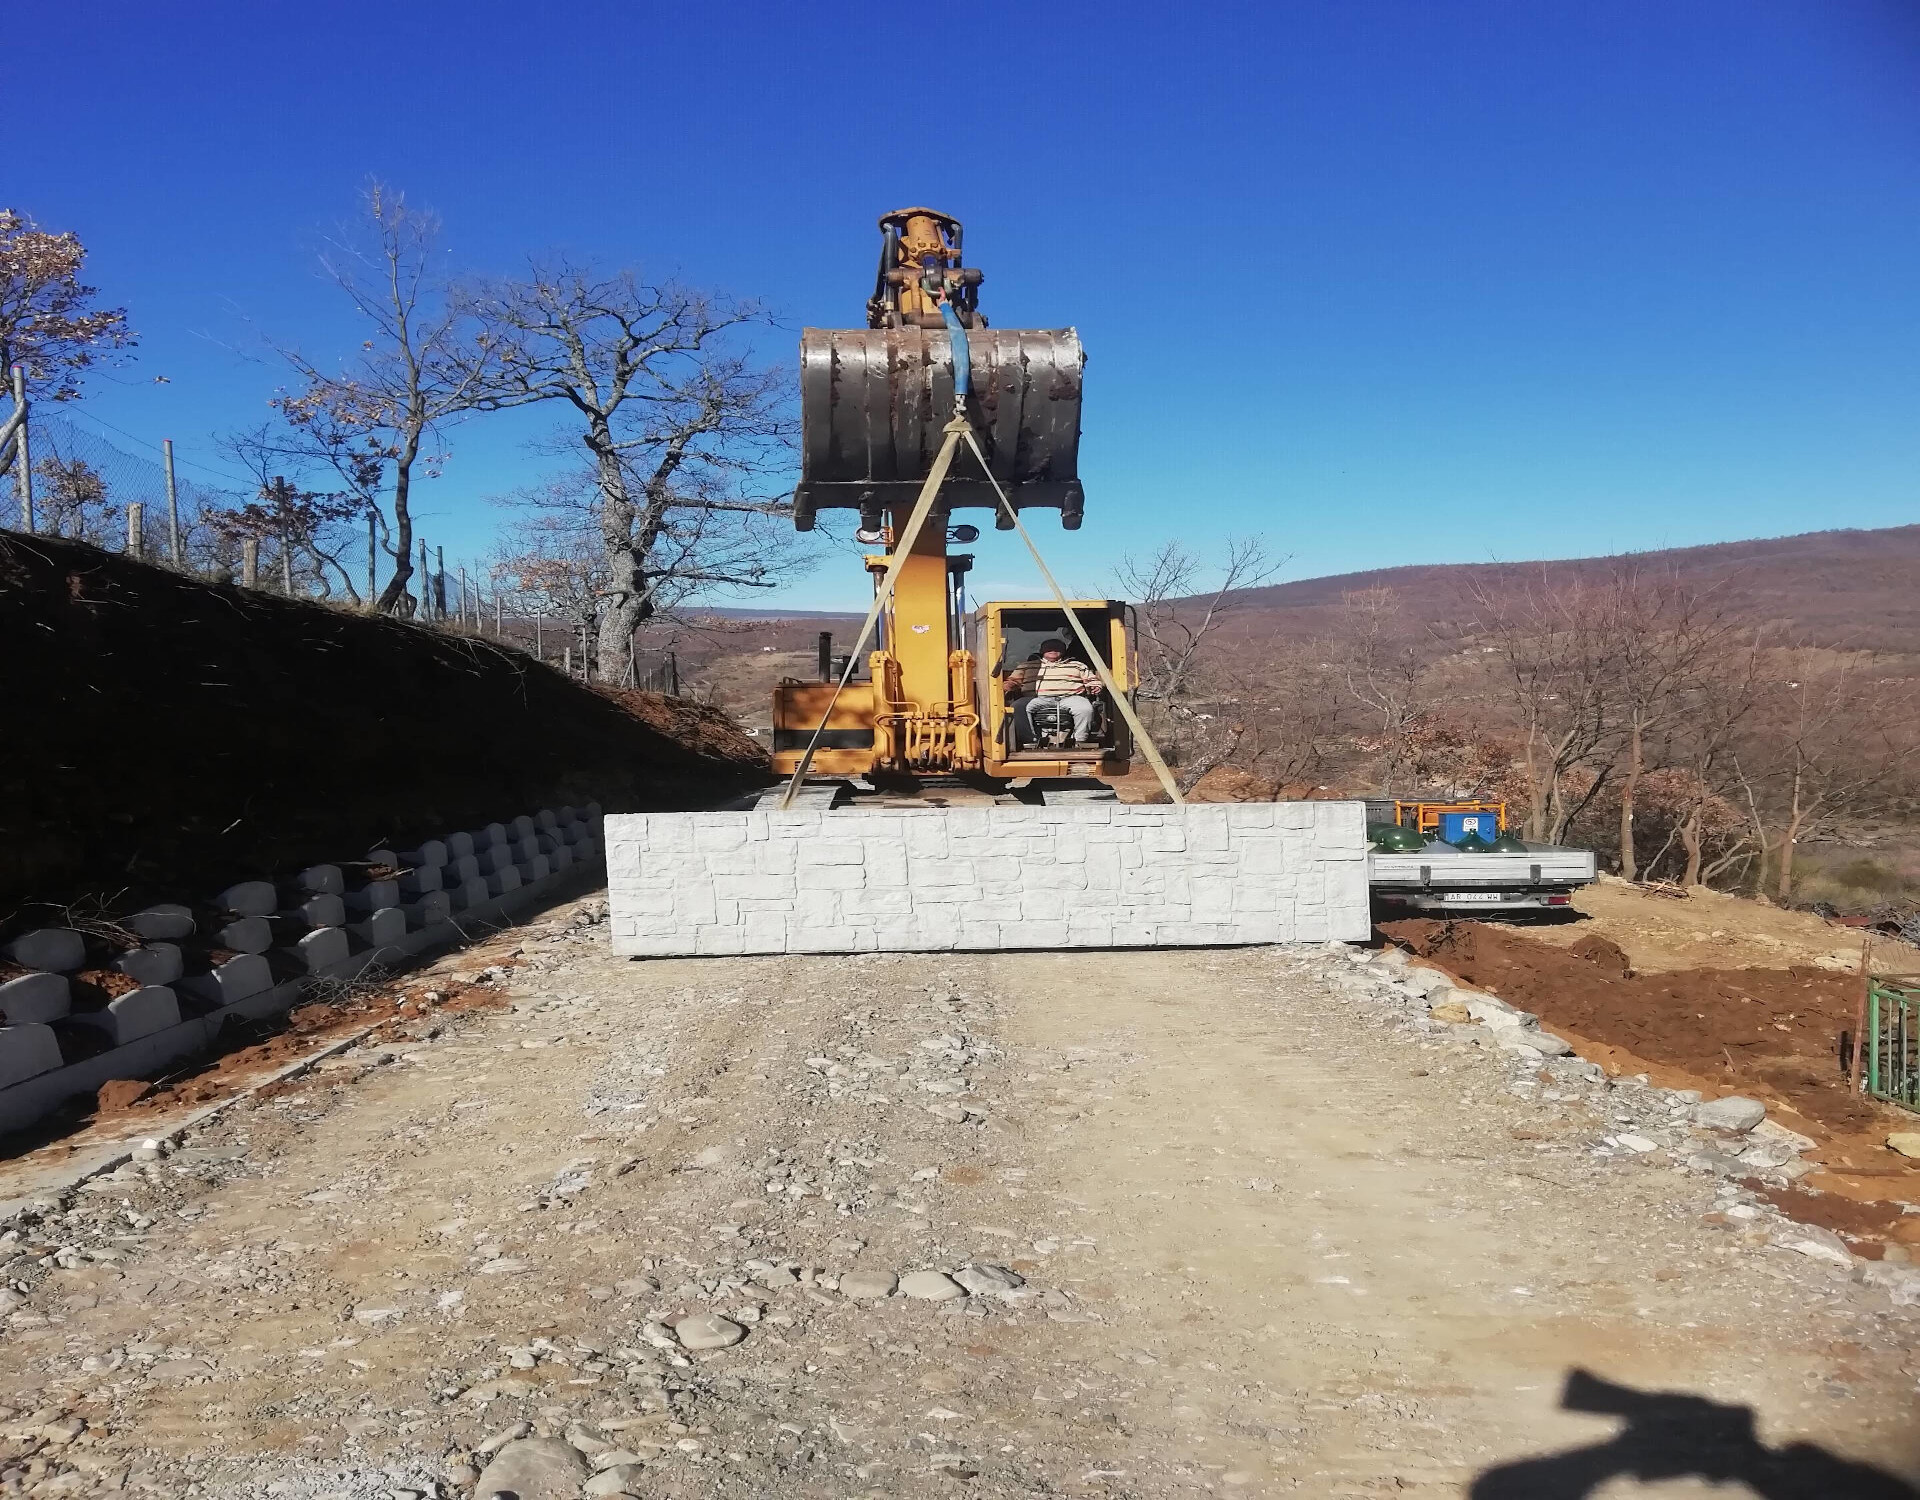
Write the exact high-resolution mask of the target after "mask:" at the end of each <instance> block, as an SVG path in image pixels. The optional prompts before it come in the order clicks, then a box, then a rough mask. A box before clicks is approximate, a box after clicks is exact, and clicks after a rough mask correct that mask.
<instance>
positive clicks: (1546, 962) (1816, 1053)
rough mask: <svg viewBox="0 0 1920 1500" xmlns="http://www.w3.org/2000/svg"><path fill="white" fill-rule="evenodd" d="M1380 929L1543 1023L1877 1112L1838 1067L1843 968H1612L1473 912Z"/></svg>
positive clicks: (1822, 1110)
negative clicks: (1467, 917)
mask: <svg viewBox="0 0 1920 1500" xmlns="http://www.w3.org/2000/svg"><path fill="white" fill-rule="evenodd" d="M1381 930H1382V931H1383V932H1385V933H1386V934H1388V935H1389V936H1390V937H1393V938H1395V939H1397V940H1398V941H1400V942H1402V943H1404V944H1406V945H1407V946H1408V947H1409V948H1411V949H1412V950H1413V951H1414V952H1415V953H1418V954H1420V955H1422V956H1423V957H1428V958H1431V959H1433V961H1434V962H1435V963H1437V964H1439V965H1441V966H1442V967H1444V968H1446V969H1448V970H1450V971H1451V972H1452V973H1454V974H1456V975H1458V976H1459V977H1460V978H1461V979H1463V980H1465V981H1466V982H1467V983H1469V984H1472V985H1476V986H1478V987H1479V988H1481V989H1485V990H1489V991H1491V992H1492V993H1494V994H1496V995H1498V996H1499V997H1500V998H1501V999H1502V1000H1505V1001H1507V1002H1509V1003H1510V1004H1513V1005H1517V1006H1520V1007H1521V1008H1522V1009H1524V1010H1530V1011H1532V1012H1534V1013H1535V1014H1536V1015H1538V1016H1539V1017H1540V1020H1541V1024H1542V1025H1544V1026H1546V1027H1548V1028H1550V1029H1552V1030H1555V1031H1561V1032H1565V1033H1567V1034H1569V1035H1570V1036H1572V1037H1575V1038H1578V1039H1580V1040H1583V1041H1591V1042H1598V1043H1602V1044H1604V1045H1606V1046H1610V1047H1617V1048H1619V1049H1621V1050H1622V1051H1624V1052H1627V1053H1631V1054H1632V1055H1633V1056H1634V1057H1635V1058H1639V1059H1642V1060H1644V1061H1646V1062H1649V1063H1655V1064H1662V1065H1665V1066H1667V1067H1670V1068H1674V1069H1678V1070H1680V1071H1682V1072H1685V1073H1686V1074H1688V1075H1690V1076H1691V1077H1693V1078H1696V1079H1699V1080H1701V1081H1703V1082H1704V1083H1707V1084H1710V1085H1718V1086H1719V1087H1721V1088H1722V1089H1725V1090H1728V1091H1746V1092H1749V1093H1753V1094H1755V1095H1757V1096H1758V1097H1760V1098H1762V1099H1770V1100H1773V1101H1775V1102H1776V1103H1785V1104H1786V1105H1788V1106H1790V1107H1791V1108H1792V1109H1793V1110H1794V1111H1795V1112H1796V1113H1798V1114H1800V1115H1801V1116H1803V1117H1804V1118H1806V1119H1808V1120H1813V1121H1818V1122H1819V1123H1821V1124H1823V1125H1825V1126H1827V1127H1828V1128H1829V1129H1831V1130H1834V1131H1839V1132H1844V1133H1849V1134H1852V1133H1862V1132H1866V1131H1870V1130H1871V1129H1872V1128H1873V1126H1874V1125H1875V1123H1876V1122H1877V1121H1879V1120H1880V1119H1881V1118H1882V1116H1881V1113H1880V1110H1879V1107H1878V1106H1876V1105H1875V1104H1873V1103H1871V1102H1870V1101H1868V1100H1866V1099H1863V1098H1861V1097H1860V1096H1859V1095H1857V1094H1855V1093H1853V1092H1852V1091H1851V1090H1850V1089H1849V1088H1848V1087H1847V1085H1846V1083H1845V1082H1844V1081H1843V1080H1842V1078H1841V1076H1840V1067H1839V1044H1840V1033H1841V1032H1842V1031H1843V1030H1845V1029H1847V1028H1849V1027H1851V1026H1852V1025H1853V1015H1854V1005H1855V1001H1856V998H1857V996H1858V994H1859V986H1860V981H1859V980H1858V979H1856V978H1853V977H1852V976H1850V975H1846V974H1832V973H1829V972H1827V971H1826V970H1824V969H1682V970H1676V971H1673V972H1669V973H1660V974H1642V975H1636V976H1634V977H1631V978H1622V977H1619V975H1618V974H1617V973H1609V972H1608V971H1607V970H1606V969H1604V968H1603V967H1602V966H1601V965H1599V964H1597V963H1594V962H1591V961H1589V960H1587V959H1585V958H1582V957H1576V956H1575V954H1574V953H1573V952H1572V951H1571V950H1568V949H1561V948H1553V947H1549V946H1548V945H1546V944H1544V943H1536V942H1532V941H1530V940H1529V939H1527V938H1525V937H1523V936H1521V935H1519V934H1517V933H1513V932H1507V931H1504V930H1502V929H1500V928H1495V927H1491V926H1487V925H1484V924H1482V923H1479V922H1440V921H1432V920H1428V919H1425V918H1414V919H1410V920H1407V921H1403V922H1388V923H1384V924H1382V927H1381ZM1607 946H1608V947H1609V948H1611V947H1612V946H1613V945H1612V944H1608V945H1607ZM1614 951H1615V952H1616V953H1617V952H1618V950H1617V949H1615V950H1614ZM1620 966H1621V967H1622V968H1624V966H1625V965H1624V955H1622V956H1621V965H1620ZM1885 1128H1886V1127H1884V1126H1882V1130H1883V1131H1884V1129H1885Z"/></svg>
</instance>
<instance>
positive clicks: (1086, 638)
mask: <svg viewBox="0 0 1920 1500" xmlns="http://www.w3.org/2000/svg"><path fill="white" fill-rule="evenodd" d="M965 431H966V437H967V446H968V447H969V448H971V449H973V456H974V457H975V458H977V459H979V460H980V469H981V472H982V473H984V474H985V475H986V476H987V483H989V484H991V485H992V486H993V492H994V494H995V495H997V496H998V497H999V499H1000V508H1001V509H1002V510H1003V511H1005V512H1006V513H1007V519H1008V520H1009V521H1011V522H1013V529H1014V530H1015V531H1017V532H1019V533H1020V540H1021V541H1023V542H1025V543H1026V544H1027V551H1029V552H1031V553H1032V554H1033V565H1034V566H1035V567H1036V568H1038V569H1039V570H1040V576H1041V577H1042V578H1044V579H1046V580H1047V587H1048V588H1049V589H1051V590H1053V602H1054V603H1055V604H1057V605H1059V606H1060V611H1061V613H1062V614H1064V615H1065V616H1066V617H1067V623H1068V624H1069V625H1071V626H1072V627H1073V633H1074V634H1075V635H1076V636H1078V637H1079V640H1080V646H1081V649H1082V650H1084V651H1085V652H1086V653H1087V660H1088V661H1090V662H1092V663H1093V670H1094V671H1096V672H1098V673H1099V674H1100V681H1101V682H1102V683H1104V684H1105V685H1106V689H1107V696H1108V697H1110V698H1112V699H1113V706H1114V707H1115V708H1117V709H1119V710H1120V713H1121V716H1122V717H1123V718H1124V719H1126V721H1127V728H1129V729H1131V730H1132V731H1133V738H1134V742H1135V743H1136V744H1137V745H1139V747H1140V749H1141V751H1142V753H1143V754H1145V756H1146V757H1147V764H1148V765H1150V766H1152V767H1153V774H1154V775H1155V776H1158V777H1159V778H1160V785H1161V786H1162V787H1163V788H1165V789H1166V793H1167V800H1168V801H1170V802H1173V803H1175V804H1179V803H1183V802H1185V801H1186V800H1187V799H1186V798H1185V797H1182V796H1181V795H1180V787H1179V785H1178V783H1176V782H1175V781H1174V779H1173V772H1171V771H1169V770H1168V769H1167V763H1166V762H1165V761H1164V760H1162V759H1161V758H1160V747H1159V746H1158V745H1156V744H1154V742H1153V736H1152V735H1150V734H1148V733H1147V726H1146V725H1144V724H1142V723H1141V722H1140V716H1139V715H1138V714H1137V713H1135V712H1134V711H1133V705H1132V704H1131V703H1130V702H1128V701H1127V696H1126V694H1124V693H1122V692H1121V691H1120V685H1119V684H1118V683H1117V682H1115V681H1114V680H1113V668H1111V667H1109V666H1108V665H1107V659H1106V658H1105V657H1104V656H1102V655H1101V654H1100V652H1099V650H1098V649H1097V648H1096V647H1095V646H1094V644H1093V637H1091V636H1090V635H1088V634H1087V627H1086V626H1085V625H1082V624H1081V623H1080V616H1079V615H1077V614H1076V613H1074V611H1073V610H1072V609H1070V608H1069V607H1068V605H1067V596H1066V595H1065V594H1064V593H1062V592H1061V591H1060V585H1059V583H1058V582H1057V581H1056V580H1055V579H1054V576H1053V570H1052V569H1051V568H1049V567H1048V566H1047V560H1046V559H1045V558H1044V557H1042V556H1041V555H1040V549H1039V547H1037V546H1035V545H1034V540H1033V535H1032V533H1030V532H1029V531H1028V530H1027V528H1026V525H1025V523H1024V522H1022V521H1021V519H1020V512H1019V511H1017V510H1015V509H1014V508H1013V506H1012V504H1011V503H1010V502H1009V501H1008V499H1007V492H1006V491H1005V490H1003V489H1001V488H1000V481H999V480H997V479H995V478H994V477H993V470H992V469H991V468H989V467H988V466H987V455H986V454H984V453H982V452H981V451H980V440H979V439H978V438H976V437H975V436H974V435H973V429H972V428H971V427H967V428H966V429H965Z"/></svg>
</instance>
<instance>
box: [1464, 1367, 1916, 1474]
mask: <svg viewBox="0 0 1920 1500" xmlns="http://www.w3.org/2000/svg"><path fill="white" fill-rule="evenodd" d="M1560 1406H1561V1409H1562V1410H1563V1411H1581V1412H1594V1413H1596V1414H1600V1415H1604V1416H1611V1417H1624V1418H1625V1419H1626V1426H1625V1427H1623V1428H1621V1430H1620V1431H1619V1432H1618V1433H1616V1434H1615V1435H1614V1436H1613V1437H1611V1438H1609V1439H1607V1440H1606V1441H1605V1442H1602V1443H1590V1444H1588V1445H1587V1446H1586V1447H1583V1448H1569V1449H1567V1450H1566V1451H1565V1452H1563V1453H1549V1454H1547V1455H1545V1456H1544V1457H1541V1458H1526V1459H1521V1460H1519V1461H1518V1462H1515V1463H1510V1464H1501V1465H1500V1466H1499V1467H1497V1468H1493V1469H1488V1470H1487V1471H1486V1472H1485V1473H1484V1474H1482V1475H1481V1476H1480V1477H1479V1478H1478V1479H1476V1480H1475V1481H1474V1484H1473V1488H1472V1489H1471V1490H1469V1491H1468V1494H1469V1495H1470V1496H1471V1497H1472V1500H1582V1497H1585V1496H1589V1495H1593V1494H1595V1493H1597V1492H1598V1491H1599V1490H1600V1488H1601V1487H1602V1486H1603V1485H1606V1484H1607V1483H1609V1482H1610V1481H1612V1480H1614V1479H1619V1478H1633V1479H1639V1480H1643V1481H1655V1480H1662V1479H1680V1478H1686V1477H1693V1478H1697V1479H1702V1480H1705V1481H1707V1482H1708V1483H1709V1484H1726V1483H1729V1482H1731V1481H1738V1482H1739V1483H1741V1484H1744V1485H1746V1486H1747V1488H1748V1489H1750V1490H1752V1491H1753V1493H1754V1494H1756V1495H1759V1496H1761V1497H1762V1500H1920V1489H1915V1488H1914V1487H1913V1486H1912V1485H1910V1484H1908V1483H1907V1482H1906V1481H1905V1480H1903V1479H1901V1478H1899V1477H1898V1476H1897V1475H1894V1474H1889V1473H1888V1472H1887V1471H1886V1470H1885V1469H1880V1468H1876V1467H1874V1466H1873V1465H1872V1464H1864V1463H1856V1462H1854V1461H1853V1460H1851V1459H1846V1458H1841V1457H1839V1456H1838V1455H1837V1454H1834V1453H1830V1452H1828V1451H1827V1450H1826V1449H1825V1448H1822V1447H1820V1446H1819V1445H1818V1444H1817V1443H1789V1444H1787V1446H1785V1447H1784V1448H1769V1447H1768V1446H1767V1445H1766V1444H1765V1443H1762V1442H1761V1441H1760V1440H1759V1439H1758V1438H1757V1437H1756V1436H1755V1435H1754V1430H1753V1408H1752V1407H1750V1406H1722V1405H1720V1404H1719V1403H1718V1402H1716V1401H1709V1400H1707V1399H1706V1398H1705V1397H1704V1396H1689V1395H1684V1394H1680V1393H1676V1392H1671V1391H1637V1390H1634V1389H1633V1388H1632V1387H1631V1386H1624V1385H1614V1384H1613V1383H1612V1382H1611V1381H1607V1380H1602V1379H1601V1378H1600V1377H1599V1376H1597V1375H1592V1374H1589V1373H1588V1372H1587V1371H1585V1370H1573V1371H1571V1372H1570V1373H1569V1374H1568V1375H1567V1386H1566V1390H1565V1391H1564V1392H1562V1394H1561V1398H1560Z"/></svg>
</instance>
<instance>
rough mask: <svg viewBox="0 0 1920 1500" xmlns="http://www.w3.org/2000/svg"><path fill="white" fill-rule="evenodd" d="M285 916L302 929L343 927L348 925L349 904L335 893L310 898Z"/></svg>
mask: <svg viewBox="0 0 1920 1500" xmlns="http://www.w3.org/2000/svg"><path fill="white" fill-rule="evenodd" d="M283 915H284V916H285V917H286V918H287V919H288V920H289V921H290V922H293V923H296V924H297V925H299V926H301V927H308V928H312V927H342V926H345V925H346V920H347V903H346V899H345V898H344V897H342V896H339V895H336V894H333V893H328V894H326V895H321V896H309V897H307V899H306V900H305V901H302V902H301V903H300V904H299V905H298V906H296V907H295V908H294V909H293V910H292V911H290V912H285V913H283Z"/></svg>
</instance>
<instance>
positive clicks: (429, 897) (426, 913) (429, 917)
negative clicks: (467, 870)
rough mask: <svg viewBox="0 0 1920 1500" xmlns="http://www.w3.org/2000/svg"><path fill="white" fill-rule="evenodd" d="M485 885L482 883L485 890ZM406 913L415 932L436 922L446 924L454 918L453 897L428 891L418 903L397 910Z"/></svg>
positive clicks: (443, 892)
mask: <svg viewBox="0 0 1920 1500" xmlns="http://www.w3.org/2000/svg"><path fill="white" fill-rule="evenodd" d="M484 886H485V883H484V882H482V888H483V889H484ZM397 910H399V911H402V912H405V913H406V917H407V926H408V927H410V928H413V929H414V930H416V931H417V930H419V929H420V928H422V927H431V926H433V925H434V924H435V923H436V922H445V921H447V920H448V919H449V918H451V917H452V916H453V897H452V895H451V894H449V893H448V892H446V891H428V892H426V894H424V895H423V896H421V897H420V899H419V900H418V901H408V902H406V903H404V904H403V905H401V906H400V907H398V908H397Z"/></svg>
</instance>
